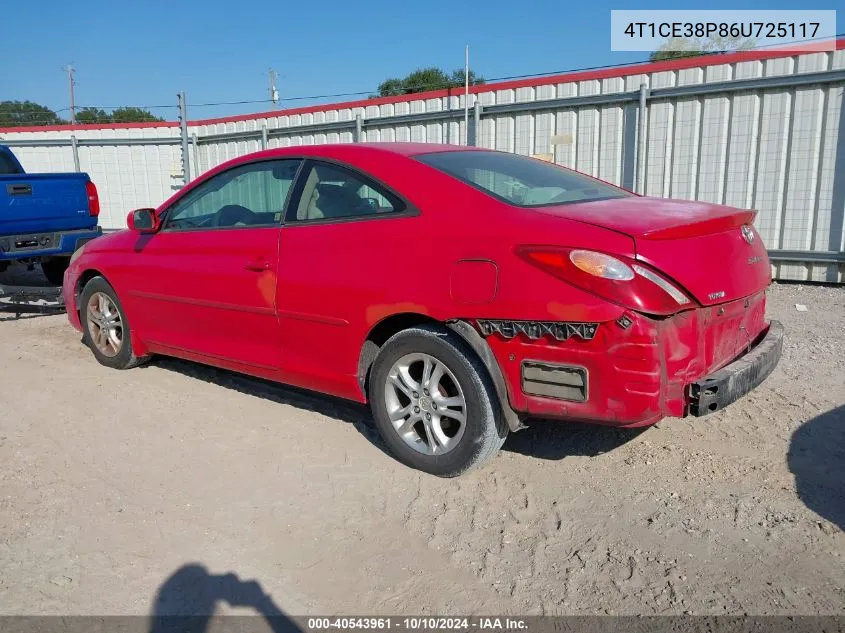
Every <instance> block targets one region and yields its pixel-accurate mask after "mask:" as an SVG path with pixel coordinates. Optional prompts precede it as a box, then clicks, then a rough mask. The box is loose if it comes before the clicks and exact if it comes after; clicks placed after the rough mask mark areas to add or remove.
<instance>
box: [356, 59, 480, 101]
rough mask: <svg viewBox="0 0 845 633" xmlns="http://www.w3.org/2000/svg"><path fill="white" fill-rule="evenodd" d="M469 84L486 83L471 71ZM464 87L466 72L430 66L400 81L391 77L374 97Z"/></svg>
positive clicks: (417, 70) (381, 84)
mask: <svg viewBox="0 0 845 633" xmlns="http://www.w3.org/2000/svg"><path fill="white" fill-rule="evenodd" d="M469 83H470V85H471V86H475V85H480V84H483V83H484V78H483V77H481V76H479V75H476V74H475V72H474V71H472V70H470V71H469ZM463 85H464V70H463V68H459V69H458V70H455V71H453V72H452V73H451V74H449V73H447V72H446V71H445V70H443V69H441V68H437V67H434V66H430V67H428V68H417V69H416V70H415V71H414V72H412V73H411V74H409V75H408V76H406V77H404V78H402V79H399V78H395V77H391V78H389V79H385V80H384V81H383V82H381V83H380V84H379V87H378V94H377V95H371V98H372V97H396V96H399V95H407V94H414V93H416V92H425V91H427V90H442V89H444V88H458V87H460V86H463Z"/></svg>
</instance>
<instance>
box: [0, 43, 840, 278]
mask: <svg viewBox="0 0 845 633" xmlns="http://www.w3.org/2000/svg"><path fill="white" fill-rule="evenodd" d="M842 69H845V50H837V51H835V52H825V53H809V54H801V55H793V56H788V57H782V58H774V59H759V60H752V61H742V62H737V63H725V64H719V65H708V66H703V67H692V68H684V69H678V70H669V71H660V72H652V73H647V74H636V75H627V76H621V75H624V73H625V72H626V71H625V70H624V69H620V70H619V74H620V76H617V77H604V78H600V79H588V80H581V81H570V82H567V81H564V82H563V83H548V84H542V85H533V86H529V87H517V88H506V89H496V86H495V85H490V86H489V90H487V89H486V88H487V87H485V91H483V92H479V93H477V94H475V95H470V98H471V102H470V103H471V105H474V103H475V101H476V100H477V101H478V102H479V103H480V104H481V106H482V112H483V115H482V117H481V119H480V124H479V126H478V129H474V127H475V126H474V125H473V122H472V121H470V127H471V128H473V129H471V130H467V129H466V128H465V126H464V121H463V95H461V96H438V97H437V98H414V97H413V96H412V97H409V98H408V100H407V101H401V102H397V103H387V104H379V105H360V106H357V107H344V105H343V104H339V105H338V107H337V109H325V107H324V108H323V109H321V110H320V111H314V112H304V113H303V112H298V113H295V114H289V115H288V114H285V113H284V112H280V113H279V115H278V116H266V117H261V118H251V119H246V120H237V121H227V122H220V123H210V124H203V123H202V122H199V123H198V124H195V125H191V126H190V128H189V134H190V135H191V137H192V138H195V139H197V140H198V142H197V143H195V144H194V145H193V146H192V149H191V159H192V161H193V166H192V169H193V173H194V174H196V173H202V172H204V171H206V170H208V169H210V168H211V167H214V166H215V165H218V164H220V163H222V162H224V161H226V160H228V159H230V158H234V157H236V156H241V155H243V154H246V153H249V152H253V151H257V150H259V149H261V148H262V146H264V145H265V144H266V146H267V147H288V146H297V145H311V144H322V143H338V142H340V143H351V142H353V141H354V140H355V135H356V132H355V127H356V126H355V121H356V118H358V117H360V118H361V119H362V120H363V121H364V122H365V125H363V126H362V138H361V140H363V141H419V142H434V143H442V142H447V143H462V142H463V141H464V139H465V138H466V135H467V133H468V132H469V133H470V135H471V137H474V138H475V139H476V142H477V144H478V145H480V146H483V147H487V148H492V149H498V150H504V151H508V152H517V153H519V154H525V155H551V156H553V159H554V160H555V162H557V163H559V164H561V165H565V166H567V167H573V168H575V169H578V170H579V171H583V172H585V173H588V174H591V175H594V176H598V177H599V178H602V179H605V180H608V181H611V182H613V183H616V184H621V185H622V186H625V187H628V188H633V186H634V182H635V180H634V165H635V161H636V148H637V144H638V139H637V119H638V110H639V109H638V104H637V103H636V102H635V101H632V100H630V99H628V100H624V99H619V100H617V101H616V102H614V101H613V99H612V98H610V102H601V97H602V96H604V95H614V94H620V95H623V94H630V93H632V92H634V91H637V90H639V88H640V85H641V84H642V83H645V84H646V85H647V86H648V87H649V88H650V90H652V91H656V92H655V95H657V94H658V93H659V92H660V89H674V88H681V87H685V86H686V87H690V89H689V90H687V91H686V92H683V94H678V91H677V90H676V91H675V92H672V91H671V90H670V91H668V92H667V93H666V94H669V93H671V94H676V96H665V97H660V96H656V97H652V98H650V99H649V100H648V102H647V104H648V105H647V111H646V131H647V134H646V143H645V159H644V179H643V182H644V192H645V193H646V194H647V195H653V196H665V197H672V198H684V199H695V200H704V201H709V202H717V203H724V204H729V205H734V206H738V207H745V208H755V209H758V210H759V216H758V219H757V221H756V226H757V227H758V229H759V231H760V233H761V234H762V236H763V238H764V240H765V242H766V244H767V246H768V248H769V249H770V250H772V251H774V252H777V251H812V252H820V253H821V252H831V251H835V252H842V251H843V250H845V232H843V214H845V123H843V117H845V111H843V108H842V101H843V87H845V80H843V81H840V80H839V79H835V80H830V77H828V78H827V79H826V80H825V81H824V82H820V83H817V84H812V83H811V84H807V83H806V82H805V83H804V84H802V85H795V86H790V85H783V84H784V82H781V85H775V86H773V87H769V85H768V84H766V85H760V84H759V82H758V83H757V84H755V83H754V81H753V80H757V79H761V78H775V77H800V76H802V75H806V74H808V73H822V72H825V71H836V70H842ZM627 72H630V71H627ZM554 79H555V78H550V80H549V81H552V80H554ZM721 82H737V84H736V85H739V82H745V83H747V84H749V86H750V87H749V88H748V89H738V90H737V89H733V90H731V91H727V92H707V91H706V87H707V85H708V84H715V83H721ZM749 82H750V83H749ZM797 83H798V84H801V82H797ZM787 84H788V82H787ZM743 85H744V84H743ZM699 88H701V90H700V92H701V94H696V91H698V90H699ZM565 99H572V100H573V101H572V104H571V105H570V104H568V103H566V102H565V101H564V100H565ZM552 100H553V101H552ZM542 101H550V104H549V108H548V109H546V108H544V107H543V106H542V105H537V102H542ZM591 101H593V102H595V103H592V102H591ZM509 104H512V105H509ZM518 104H531V106H532V107H531V109H528V108H523V110H522V111H521V110H520V108H521V107H522V106H520V105H518ZM484 108H488V109H489V113H488V112H485V111H484ZM432 113H443V116H440V115H432ZM409 115H410V116H409ZM414 116H417V117H419V120H416V121H415V120H413V117H414ZM438 116H440V118H437V117H438ZM397 117H404V118H402V119H401V120H398V121H397V120H395V119H396V118H397ZM382 118H383V119H385V121H384V122H383V123H380V122H379V119H382ZM391 118H392V119H394V120H391ZM343 122H346V124H343ZM359 125H360V122H359ZM305 126H307V128H305ZM264 128H266V130H265V131H263V130H264ZM303 128H305V129H303ZM321 128H322V129H321ZM73 134H74V135H75V137H76V139H77V140H78V142H79V144H80V145H79V148H78V150H79V163H80V168H81V169H82V170H83V171H87V172H89V173H90V174H91V177H92V179H93V180H94V181H95V182H96V183H97V185H98V187H99V190H100V194H101V199H102V205H103V216H102V224H103V226H104V227H106V228H118V227H123V226H125V215H126V212H127V211H128V210H130V209H132V208H137V207H142V206H156V205H158V204H159V203H160V202H161V201H162V200H164V199H165V198H166V197H168V196H169V195H170V194H172V193H173V191H174V190H175V189H178V187H179V186H180V185H181V167H180V146H179V145H178V143H179V130H178V128H176V127H172V126H168V127H161V128H144V129H125V130H120V129H110V130H88V129H83V130H75V131H74V132H73ZM1 136H2V137H3V139H6V140H9V141H12V142H14V143H15V144H18V145H19V146H16V147H14V148H13V149H14V151H15V153H16V154H17V156H18V157H19V158H20V159H21V161H22V162H23V163H24V166H25V167H26V168H27V169H28V170H29V171H71V170H73V168H74V161H73V153H72V149H73V148H72V147H71V146H70V144H69V142H68V139H69V136H70V133H69V132H67V131H45V132H23V133H9V132H4V133H3V134H2V135H1ZM262 136H263V138H262ZM126 138H131V139H133V143H137V144H133V145H121V144H116V145H97V142H98V141H104V142H106V143H108V142H109V139H113V140H114V139H126ZM144 139H157V140H156V141H155V144H152V143H151V144H144V143H145V141H144ZM60 140H61V141H65V142H67V144H65V145H63V146H59V145H52V146H51V145H49V143H51V142H58V141H60ZM30 141H37V142H39V143H48V145H43V146H38V147H28V146H24V145H22V144H25V143H27V142H30ZM0 142H3V141H0ZM814 259H815V258H813V257H810V256H807V257H806V259H805V261H803V262H794V263H793V262H786V263H784V262H781V261H778V262H777V263H776V264H775V270H774V273H775V276H776V277H779V278H781V279H797V280H803V279H812V280H818V281H838V282H842V281H845V277H843V266H842V265H841V264H830V263H817V262H814V261H813V260H814Z"/></svg>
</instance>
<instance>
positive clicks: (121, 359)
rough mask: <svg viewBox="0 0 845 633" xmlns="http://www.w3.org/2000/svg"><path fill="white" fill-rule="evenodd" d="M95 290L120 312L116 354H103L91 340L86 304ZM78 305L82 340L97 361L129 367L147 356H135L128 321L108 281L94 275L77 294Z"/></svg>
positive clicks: (122, 367) (116, 366)
mask: <svg viewBox="0 0 845 633" xmlns="http://www.w3.org/2000/svg"><path fill="white" fill-rule="evenodd" d="M95 292H101V293H103V294H105V295H106V296H108V298H109V299H110V300H111V302H112V303H113V304H114V306H115V307H116V308H117V311H118V312H119V314H120V322H121V324H122V328H121V330H122V334H121V346H120V349H119V350H118V352H117V354H116V355H114V356H107V355H105V354H103V353H102V352H101V351H100V350H99V349H98V348H97V346H96V345H95V344H94V341H93V340H92V334H91V326H90V325H89V323H88V318H87V306H88V301H89V299H90V298H91V296H92V295H93V294H94V293H95ZM78 306H79V320H80V322H81V323H82V337H83V340H84V341H85V344H86V345H87V346H88V347H89V348H90V349H91V352H92V353H93V354H94V358H96V359H97V362H99V363H100V364H101V365H105V366H106V367H111V368H112V369H131V368H133V367H137V366H138V365H140V364H141V363H143V362H144V361H146V360H147V359H148V358H149V357H148V356H141V357H138V356H135V354H134V352H133V351H132V340H131V337H130V329H129V321H128V320H127V319H126V313H125V312H124V310H123V306H122V305H121V304H120V299H118V297H117V293H116V292H115V291H114V288H112V287H111V285H110V284H109V282H107V281H106V280H105V279H104V278H103V277H94V278H93V279H91V280H90V281H89V282H88V283H87V284H85V287H84V288H83V289H82V292H81V293H80V296H79V303H78Z"/></svg>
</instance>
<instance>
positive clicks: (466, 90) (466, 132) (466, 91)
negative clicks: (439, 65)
mask: <svg viewBox="0 0 845 633" xmlns="http://www.w3.org/2000/svg"><path fill="white" fill-rule="evenodd" d="M464 145H469V45H467V47H466V49H465V50H464Z"/></svg>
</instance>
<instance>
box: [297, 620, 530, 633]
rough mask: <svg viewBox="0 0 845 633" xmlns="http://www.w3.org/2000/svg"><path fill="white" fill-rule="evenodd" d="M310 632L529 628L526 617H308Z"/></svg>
mask: <svg viewBox="0 0 845 633" xmlns="http://www.w3.org/2000/svg"><path fill="white" fill-rule="evenodd" d="M307 626H308V630H309V631H328V630H351V629H369V630H372V629H375V630H379V629H382V630H388V629H396V630H408V631H414V630H429V631H430V630H443V631H470V630H473V629H476V630H482V631H485V630H487V631H519V630H525V629H527V628H528V624H527V623H526V622H525V620H522V619H519V618H498V617H474V618H438V617H403V618H386V617H378V618H362V617H353V618H342V617H335V618H308V622H307Z"/></svg>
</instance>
